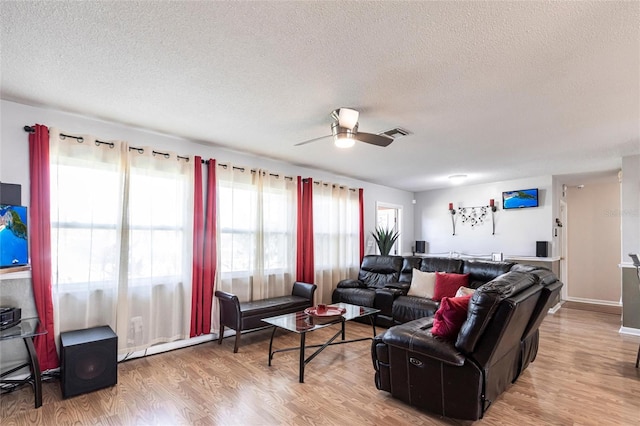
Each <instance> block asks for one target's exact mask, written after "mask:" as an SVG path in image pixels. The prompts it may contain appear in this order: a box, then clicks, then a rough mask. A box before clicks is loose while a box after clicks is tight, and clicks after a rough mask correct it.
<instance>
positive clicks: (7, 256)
mask: <svg viewBox="0 0 640 426" xmlns="http://www.w3.org/2000/svg"><path fill="white" fill-rule="evenodd" d="M27 241H28V238H27V208H26V207H24V206H11V205H6V204H1V205H0V268H7V267H11V266H20V265H27V264H28V263H29V246H28V243H27Z"/></svg>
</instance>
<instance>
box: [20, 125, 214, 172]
mask: <svg viewBox="0 0 640 426" xmlns="http://www.w3.org/2000/svg"><path fill="white" fill-rule="evenodd" d="M24 131H25V132H28V133H35V131H36V129H35V127H31V126H24ZM60 138H61V139H65V138H71V139H75V140H77V141H78V143H84V138H83V137H82V136H73V135H67V134H65V133H60ZM95 144H96V146H100V145H109V148H113V147H114V146H115V144H114V143H113V142H103V141H100V140H98V139H96V142H95ZM131 150H135V151H138V153H139V154H143V153H144V148H136V147H134V146H130V147H129V151H131ZM151 153H152V154H153V155H162V156H164V158H169V157H170V156H171V154H169V153H168V152H160V151H151ZM176 157H178V159H179V160H186V161H187V163H188V162H189V157H182V156H180V155H177V156H176ZM203 163H204V161H203Z"/></svg>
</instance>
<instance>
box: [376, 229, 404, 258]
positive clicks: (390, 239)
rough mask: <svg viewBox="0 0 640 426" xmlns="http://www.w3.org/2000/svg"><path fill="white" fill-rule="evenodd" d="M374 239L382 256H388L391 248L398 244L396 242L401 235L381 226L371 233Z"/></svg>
mask: <svg viewBox="0 0 640 426" xmlns="http://www.w3.org/2000/svg"><path fill="white" fill-rule="evenodd" d="M371 235H373V239H374V240H376V244H377V245H378V249H379V250H380V254H381V255H383V256H388V255H389V252H390V251H391V248H392V247H393V245H394V244H395V243H396V240H397V239H398V237H399V236H400V234H399V233H398V232H396V231H394V230H393V229H388V228H383V227H381V226H378V227H376V230H375V231H373V232H372V233H371Z"/></svg>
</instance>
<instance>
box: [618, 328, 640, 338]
mask: <svg viewBox="0 0 640 426" xmlns="http://www.w3.org/2000/svg"><path fill="white" fill-rule="evenodd" d="M618 333H620V334H629V335H631V336H640V328H631V327H620V330H619V331H618Z"/></svg>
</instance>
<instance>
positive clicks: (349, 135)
mask: <svg viewBox="0 0 640 426" xmlns="http://www.w3.org/2000/svg"><path fill="white" fill-rule="evenodd" d="M359 115H360V113H359V112H358V111H356V110H355V109H351V108H338V109H336V110H334V111H332V112H331V118H333V123H331V134H330V135H326V136H320V137H319V138H314V139H309V140H307V141H304V142H300V143H297V144H295V146H300V145H306V144H308V143H311V142H315V141H319V140H321V139H325V138H330V137H333V140H334V143H335V144H336V146H337V147H339V148H350V147H352V146H353V145H354V144H355V142H356V141H360V142H364V143H368V144H371V145H377V146H388V145H389V144H390V143H391V142H393V139H394V137H395V136H396V135H402V136H405V135H407V134H408V132H407V131H406V130H403V129H398V128H396V129H392V130H389V131H388V132H383V133H380V134H374V133H364V132H358V116H359Z"/></svg>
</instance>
